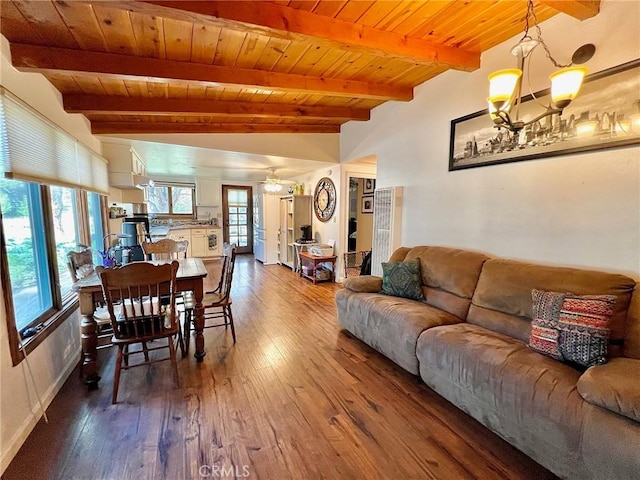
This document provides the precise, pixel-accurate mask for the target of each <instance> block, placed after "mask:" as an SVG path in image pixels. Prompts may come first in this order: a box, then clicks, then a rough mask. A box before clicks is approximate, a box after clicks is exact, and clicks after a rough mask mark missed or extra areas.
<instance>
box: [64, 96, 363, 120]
mask: <svg viewBox="0 0 640 480" xmlns="http://www.w3.org/2000/svg"><path fill="white" fill-rule="evenodd" d="M63 104H64V109H65V111H67V112H68V113H83V114H85V115H154V116H175V115H216V116H219V115H224V116H227V117H228V116H232V117H241V118H242V117H247V118H249V117H252V118H255V117H259V118H273V117H278V118H304V119H317V120H327V119H337V120H343V121H347V120H369V117H370V115H369V110H368V109H356V108H348V107H325V106H305V105H291V104H280V103H252V102H230V101H219V100H206V99H186V98H157V97H116V96H109V95H64V96H63Z"/></svg>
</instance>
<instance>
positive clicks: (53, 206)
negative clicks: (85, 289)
mask: <svg viewBox="0 0 640 480" xmlns="http://www.w3.org/2000/svg"><path fill="white" fill-rule="evenodd" d="M85 195H86V197H85ZM85 198H86V201H85V200H84V199H85ZM0 208H1V211H2V231H3V235H4V240H5V249H6V264H7V267H8V272H9V275H8V279H5V280H8V282H9V284H10V285H4V287H5V288H4V291H5V294H8V293H9V292H11V293H10V299H11V303H12V307H13V308H12V309H10V311H11V310H13V315H12V316H13V318H8V319H7V320H8V321H10V322H13V321H15V328H16V331H17V332H18V335H20V337H21V338H22V339H28V338H31V336H33V334H34V333H38V332H39V331H41V330H43V329H45V328H47V327H48V326H50V325H53V324H54V323H55V321H56V319H57V318H61V316H63V315H65V314H67V312H68V311H70V309H71V308H72V307H73V306H74V302H75V301H76V296H75V293H73V291H72V289H71V287H72V285H73V281H74V279H73V278H72V277H71V274H70V272H69V268H68V267H67V252H69V251H71V250H76V249H78V248H82V246H84V245H88V244H91V246H93V247H94V251H95V250H96V249H101V248H102V247H101V243H102V209H101V197H100V195H98V194H95V193H86V194H85V193H84V192H82V191H80V190H77V189H73V188H65V187H59V186H43V185H40V184H36V183H30V182H24V181H19V180H8V179H5V178H1V177H0ZM9 316H11V315H9Z"/></svg>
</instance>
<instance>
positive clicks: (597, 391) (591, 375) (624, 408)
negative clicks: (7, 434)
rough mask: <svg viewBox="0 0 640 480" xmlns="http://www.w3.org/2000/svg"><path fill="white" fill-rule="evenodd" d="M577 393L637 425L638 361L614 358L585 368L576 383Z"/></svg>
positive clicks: (639, 415) (639, 402) (639, 395)
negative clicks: (604, 363) (602, 363)
mask: <svg viewBox="0 0 640 480" xmlns="http://www.w3.org/2000/svg"><path fill="white" fill-rule="evenodd" d="M578 392H579V393H580V395H582V398H584V399H585V400H586V401H587V402H589V403H592V404H594V405H597V406H599V407H602V408H606V409H607V410H611V411H612V412H615V413H617V414H619V415H624V416H625V417H628V418H630V419H632V420H635V421H636V422H640V360H638V359H635V358H614V359H612V360H611V362H609V363H608V364H606V365H598V366H595V367H591V368H589V369H588V370H587V371H586V372H584V374H583V375H582V376H581V377H580V380H578ZM638 426H639V427H640V425H638Z"/></svg>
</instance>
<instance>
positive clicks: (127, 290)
mask: <svg viewBox="0 0 640 480" xmlns="http://www.w3.org/2000/svg"><path fill="white" fill-rule="evenodd" d="M178 266H179V263H178V262H177V261H175V260H174V261H173V262H171V263H164V264H160V265H155V264H153V263H149V262H134V263H130V264H128V265H124V266H122V267H117V268H104V267H97V268H96V272H97V273H98V276H99V277H100V281H101V282H102V293H103V295H104V299H105V301H106V303H107V309H108V310H109V316H110V318H111V325H112V327H113V332H114V336H115V337H116V338H117V339H125V340H132V341H135V340H136V339H140V341H143V340H148V339H151V338H155V337H159V336H166V334H167V333H168V331H175V332H177V330H178V322H177V319H176V318H177V315H176V313H177V312H176V276H177V273H178ZM166 294H168V295H169V303H168V304H166V305H163V303H165V302H161V301H160V297H161V295H166Z"/></svg>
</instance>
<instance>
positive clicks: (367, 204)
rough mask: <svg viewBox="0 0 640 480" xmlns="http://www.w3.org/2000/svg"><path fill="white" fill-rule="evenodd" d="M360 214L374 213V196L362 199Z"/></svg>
mask: <svg viewBox="0 0 640 480" xmlns="http://www.w3.org/2000/svg"><path fill="white" fill-rule="evenodd" d="M360 213H373V195H367V196H364V197H362V208H361V210H360Z"/></svg>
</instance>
